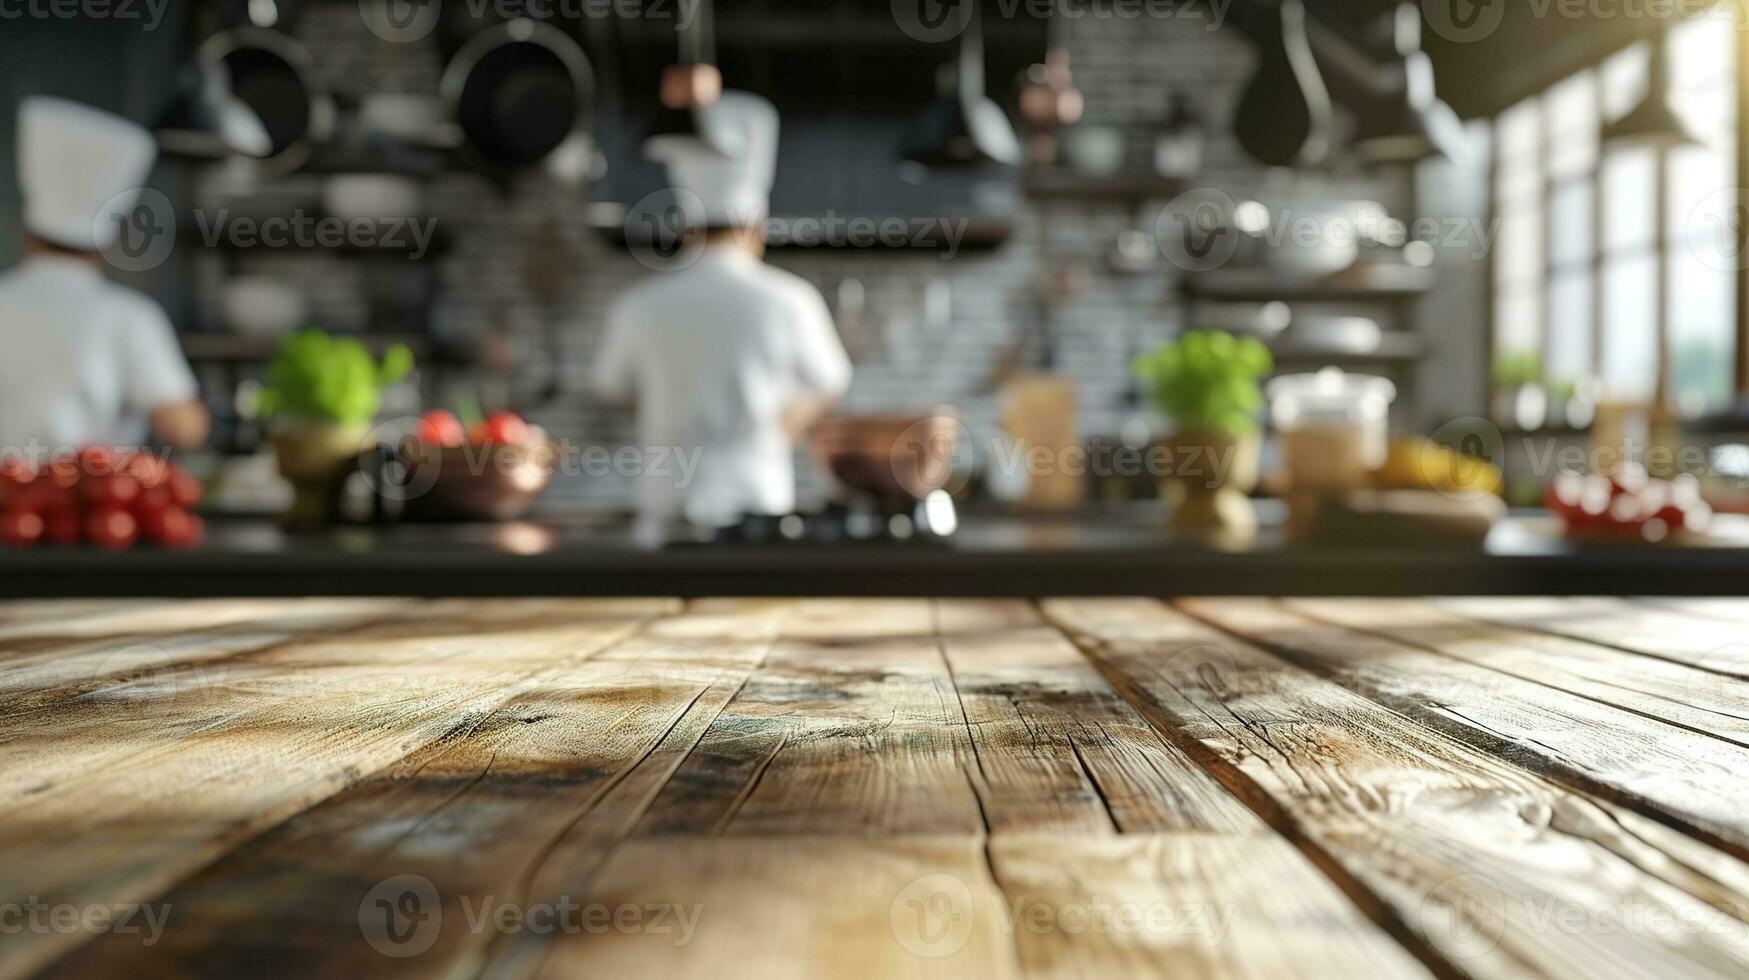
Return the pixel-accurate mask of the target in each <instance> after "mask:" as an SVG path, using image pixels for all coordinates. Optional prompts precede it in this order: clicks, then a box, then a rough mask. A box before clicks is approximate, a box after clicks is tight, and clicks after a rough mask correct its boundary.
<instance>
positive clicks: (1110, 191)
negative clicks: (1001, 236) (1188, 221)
mask: <svg viewBox="0 0 1749 980" xmlns="http://www.w3.org/2000/svg"><path fill="white" fill-rule="evenodd" d="M1191 186H1192V184H1191V182H1189V181H1186V180H1183V179H1180V178H1176V177H1160V176H1157V175H1154V174H1114V175H1112V176H1110V177H1090V176H1087V175H1085V174H1078V173H1075V172H1073V171H1066V170H1062V169H1059V168H1047V169H1042V170H1030V171H1028V172H1027V173H1026V174H1025V175H1024V177H1023V178H1022V179H1021V193H1022V194H1024V195H1025V196H1026V197H1029V198H1032V199H1034V200H1050V199H1063V200H1082V201H1146V200H1150V199H1160V198H1174V197H1177V196H1178V195H1180V194H1182V193H1184V192H1185V191H1186V190H1188V189H1190V187H1191Z"/></svg>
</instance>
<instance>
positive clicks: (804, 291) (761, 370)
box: [594, 91, 850, 544]
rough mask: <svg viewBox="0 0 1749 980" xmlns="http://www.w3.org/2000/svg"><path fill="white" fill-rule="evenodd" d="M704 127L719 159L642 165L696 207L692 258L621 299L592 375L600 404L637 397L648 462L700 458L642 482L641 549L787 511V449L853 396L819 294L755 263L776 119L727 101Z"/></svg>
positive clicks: (663, 154)
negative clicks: (683, 528)
mask: <svg viewBox="0 0 1749 980" xmlns="http://www.w3.org/2000/svg"><path fill="white" fill-rule="evenodd" d="M700 115H701V119H700V124H701V126H704V127H705V128H706V129H707V130H708V131H709V132H710V133H711V134H712V135H713V137H714V138H715V139H716V141H717V142H718V144H719V145H721V146H723V147H724V148H725V149H726V150H727V151H728V152H727V154H726V156H719V155H713V154H709V153H705V152H698V151H695V150H692V149H690V148H686V147H676V146H672V145H660V146H655V147H652V148H651V156H652V157H655V158H657V159H661V160H662V161H663V162H664V163H666V164H667V167H668V174H669V179H670V180H671V181H672V183H673V184H674V186H676V187H677V188H680V189H682V190H684V191H689V192H691V193H692V194H696V195H697V199H698V202H700V203H702V206H703V207H702V210H703V214H701V215H694V216H690V217H691V223H692V224H693V225H694V226H695V227H693V228H692V229H691V230H690V232H689V233H690V234H694V235H697V236H700V239H699V240H701V241H702V243H703V244H702V251H700V252H699V253H698V257H697V259H696V261H694V262H693V263H692V264H690V265H688V266H686V267H685V268H682V269H679V270H676V271H670V272H663V273H658V274H656V275H654V276H652V277H651V278H650V279H649V280H647V281H646V282H644V283H642V284H640V285H639V286H638V287H636V288H635V289H633V290H632V291H631V292H630V293H629V294H627V295H626V296H625V297H623V298H622V299H621V300H620V302H619V303H618V304H617V305H616V306H615V307H614V309H613V311H612V313H611V314H610V316H609V320H608V325H607V336H606V339H605V341H604V342H603V345H602V347H601V349H600V352H599V354H598V358H597V360H596V363H595V366H594V367H595V383H596V387H597V389H598V391H599V392H600V393H601V394H602V395H603V396H605V397H607V398H610V399H614V400H625V399H628V398H635V400H636V402H637V408H638V439H639V441H640V443H641V445H642V447H643V448H644V449H645V451H646V453H649V450H651V449H652V448H660V449H672V450H673V451H676V452H680V453H697V454H698V457H697V458H698V464H697V471H696V473H695V474H694V475H693V477H692V479H691V480H690V481H689V482H688V481H685V480H683V479H682V478H681V473H680V472H679V468H678V467H676V466H675V465H674V463H673V461H672V460H670V461H669V463H668V465H666V466H664V467H661V468H660V469H658V470H655V471H647V472H645V473H644V474H643V476H642V478H641V481H640V485H639V486H638V487H637V495H638V501H637V502H638V506H639V510H640V518H639V521H638V525H637V530H636V536H637V538H638V539H639V541H640V542H641V543H644V544H654V543H657V542H659V541H660V540H661V539H662V537H663V535H664V534H666V533H667V532H668V531H669V530H670V529H671V527H672V525H673V524H674V523H676V522H677V521H680V520H684V521H686V522H689V523H691V524H693V525H697V526H702V527H727V526H729V525H732V524H734V523H735V522H737V521H739V520H740V519H741V518H743V517H745V516H747V515H754V514H762V515H782V514H788V513H791V512H793V511H794V510H795V495H796V486H795V469H794V467H795V445H796V441H797V439H798V438H800V436H801V435H802V433H803V432H804V431H805V430H806V428H807V427H808V425H809V424H811V423H812V422H813V421H814V420H815V419H817V418H818V417H819V415H820V414H821V413H823V412H824V411H825V410H826V409H827V408H829V407H830V406H831V404H832V403H833V402H835V401H836V400H837V399H838V398H839V397H840V396H841V395H843V393H844V391H845V389H847V388H848V387H849V386H850V359H849V358H848V357H847V356H846V355H845V352H844V345H843V344H842V343H841V342H840V341H839V339H838V332H837V330H836V329H835V328H834V327H833V324H832V316H831V313H830V311H828V309H827V307H826V301H825V299H824V298H823V297H822V296H821V295H820V292H819V290H817V289H815V288H814V287H813V285H811V284H810V283H808V282H807V281H806V280H803V279H801V278H799V277H797V276H794V275H791V274H790V273H787V272H784V271H782V270H779V269H774V268H772V267H770V266H768V265H766V264H765V263H764V253H765V219H766V212H767V209H768V198H769V196H770V193H771V187H772V182H773V178H774V175H775V172H776V168H777V133H778V115H777V110H776V108H775V107H773V106H772V105H771V103H770V102H767V101H766V100H764V99H762V98H760V97H758V96H755V95H751V94H749V93H745V92H733V91H731V92H724V93H723V94H722V97H721V98H720V100H719V101H718V102H717V103H715V104H714V105H712V106H710V107H709V108H707V109H703V110H700ZM655 458H656V457H655V456H654V455H653V454H651V455H650V456H649V459H650V460H652V461H653V460H654V459H655ZM647 469H648V468H647ZM683 484H684V485H683Z"/></svg>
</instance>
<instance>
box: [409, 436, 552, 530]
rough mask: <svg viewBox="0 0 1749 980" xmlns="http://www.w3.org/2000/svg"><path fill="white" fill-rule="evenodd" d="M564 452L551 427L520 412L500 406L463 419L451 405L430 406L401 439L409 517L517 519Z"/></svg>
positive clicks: (424, 518) (477, 519)
mask: <svg viewBox="0 0 1749 980" xmlns="http://www.w3.org/2000/svg"><path fill="white" fill-rule="evenodd" d="M557 457H558V453H557V451H556V449H555V448H554V446H553V443H552V440H551V439H549V438H548V437H547V434H546V432H545V431H544V430H542V429H541V428H540V426H537V425H530V424H529V423H528V422H527V421H525V420H524V419H523V418H522V417H521V416H519V415H517V414H516V413H514V412H498V413H496V414H494V415H491V416H488V417H487V418H485V419H482V420H481V421H479V422H477V423H475V424H474V425H472V426H463V425H462V422H461V420H460V419H459V418H457V417H456V416H455V414H454V413H451V412H446V411H441V410H439V411H432V412H427V413H425V415H424V416H423V417H422V418H420V420H419V425H418V427H417V428H416V429H415V430H414V431H413V434H412V435H411V436H409V437H408V438H407V440H406V442H404V443H403V444H402V446H401V461H402V463H403V464H404V465H405V466H406V468H407V473H406V481H405V486H406V487H407V491H408V492H407V495H406V496H407V501H406V508H405V511H404V516H405V517H406V518H407V519H409V520H416V521H417V520H424V521H454V520H475V521H510V520H515V519H517V518H519V517H521V516H523V515H524V514H526V513H528V509H529V507H531V506H533V504H534V501H535V498H537V497H539V496H540V495H541V493H542V492H543V491H545V490H546V488H547V486H548V485H549V484H551V483H552V480H553V470H554V464H555V462H556V460H557Z"/></svg>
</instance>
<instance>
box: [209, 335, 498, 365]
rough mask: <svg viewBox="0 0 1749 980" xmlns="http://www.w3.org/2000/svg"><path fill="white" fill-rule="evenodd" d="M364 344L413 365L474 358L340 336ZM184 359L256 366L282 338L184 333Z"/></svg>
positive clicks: (393, 338)
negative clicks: (402, 351)
mask: <svg viewBox="0 0 1749 980" xmlns="http://www.w3.org/2000/svg"><path fill="white" fill-rule="evenodd" d="M342 336H348V337H352V338H354V339H356V340H358V341H359V342H361V343H363V344H364V345H365V347H367V348H369V349H370V351H371V352H372V353H373V354H378V355H380V354H381V353H382V352H383V351H385V350H387V349H388V348H389V347H391V346H393V345H395V344H405V345H406V346H407V349H408V350H410V351H412V352H413V359H414V361H415V362H416V363H438V364H472V363H474V362H475V361H476V360H477V356H476V355H475V354H474V353H473V352H471V351H469V350H466V349H464V348H461V347H459V346H457V345H454V344H439V343H435V342H433V341H432V339H431V338H430V337H425V336H421V335H419V334H396V333H357V334H343V335H342ZM178 339H179V340H180V341H181V342H182V353H183V356H185V357H187V358H188V359H189V361H191V362H193V363H197V364H258V363H264V362H266V361H270V360H272V359H273V356H274V355H275V354H277V353H279V349H280V345H281V344H282V343H283V342H284V338H283V337H277V336H275V337H267V336H252V335H248V334H236V333H214V332H200V333H184V334H180V335H179V336H178Z"/></svg>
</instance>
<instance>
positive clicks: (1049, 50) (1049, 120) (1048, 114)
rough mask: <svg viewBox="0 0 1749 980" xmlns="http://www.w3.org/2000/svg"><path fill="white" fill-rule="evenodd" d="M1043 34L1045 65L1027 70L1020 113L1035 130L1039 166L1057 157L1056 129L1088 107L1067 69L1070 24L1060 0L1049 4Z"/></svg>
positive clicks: (1075, 120)
mask: <svg viewBox="0 0 1749 980" xmlns="http://www.w3.org/2000/svg"><path fill="white" fill-rule="evenodd" d="M1046 31H1047V40H1046V44H1045V60H1044V63H1043V64H1039V65H1034V66H1032V68H1031V69H1029V70H1028V72H1027V78H1028V82H1027V84H1026V86H1025V87H1024V88H1022V89H1021V90H1020V114H1021V115H1022V116H1023V117H1025V119H1026V121H1027V124H1028V125H1030V126H1031V127H1032V129H1033V131H1034V137H1033V154H1032V155H1033V158H1034V159H1035V160H1038V161H1039V162H1041V163H1049V162H1051V161H1053V160H1054V159H1055V158H1056V139H1055V136H1054V134H1055V132H1056V130H1058V129H1061V128H1063V127H1064V126H1073V125H1075V124H1076V123H1078V122H1080V121H1081V114H1082V113H1083V112H1084V111H1086V108H1087V100H1086V99H1085V98H1083V97H1082V95H1081V92H1080V90H1079V89H1077V88H1075V85H1074V80H1073V77H1072V75H1071V72H1070V70H1069V21H1068V19H1067V18H1065V17H1064V16H1063V12H1062V8H1061V3H1060V0H1059V2H1058V3H1053V4H1052V5H1051V18H1050V21H1049V23H1048V24H1047V25H1046Z"/></svg>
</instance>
